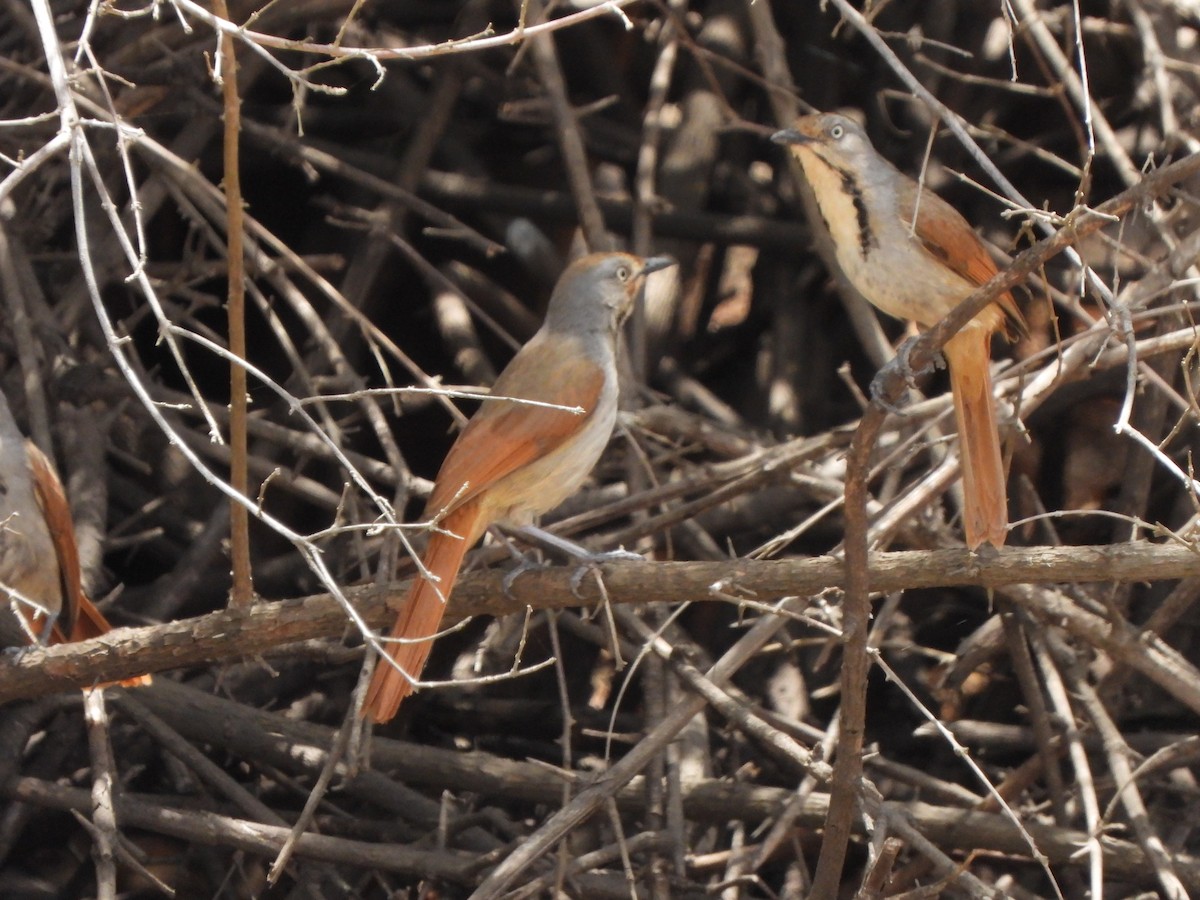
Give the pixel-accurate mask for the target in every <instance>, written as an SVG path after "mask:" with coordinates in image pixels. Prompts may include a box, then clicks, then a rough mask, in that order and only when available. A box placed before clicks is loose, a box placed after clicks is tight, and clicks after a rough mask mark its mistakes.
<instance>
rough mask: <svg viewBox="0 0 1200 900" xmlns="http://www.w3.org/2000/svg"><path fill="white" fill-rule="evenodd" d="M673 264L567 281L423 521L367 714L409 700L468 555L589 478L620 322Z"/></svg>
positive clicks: (628, 259) (585, 267) (603, 426)
mask: <svg viewBox="0 0 1200 900" xmlns="http://www.w3.org/2000/svg"><path fill="white" fill-rule="evenodd" d="M671 264H672V261H671V260H669V259H666V258H663V257H654V258H651V259H642V258H640V257H637V256H631V255H630V254H627V253H597V254H592V255H590V256H585V257H583V258H582V259H579V260H577V261H575V262H574V263H572V264H571V265H570V266H569V267H568V268H567V270H566V272H564V273H563V275H562V277H561V278H560V279H559V281H558V284H557V285H556V286H555V288H554V292H553V294H552V295H551V297H550V304H549V307H548V308H547V310H546V319H545V321H544V322H543V323H542V327H541V328H540V329H539V330H538V332H537V334H535V335H534V336H533V337H532V338H531V339H530V340H529V343H527V344H526V345H525V346H524V347H522V348H521V350H520V351H519V352H518V353H517V355H516V356H515V357H513V359H512V362H510V363H509V364H508V366H507V367H506V368H505V369H504V371H503V372H501V373H500V377H499V378H497V379H496V383H495V385H493V387H492V396H493V398H494V399H490V400H488V401H486V402H485V403H484V404H483V406H482V407H481V408H480V409H479V411H478V412H477V413H476V414H475V415H474V416H473V417H472V418H471V420H470V421H469V422H468V423H467V426H466V427H465V428H464V429H463V431H462V434H460V435H459V436H458V439H457V440H456V441H455V442H454V445H453V446H452V447H451V448H450V452H449V453H448V454H447V455H446V459H445V461H444V462H443V463H442V468H441V470H440V471H439V472H438V476H437V479H436V481H435V482H434V487H433V492H432V493H431V494H430V497H429V501H428V503H427V504H426V508H425V509H426V512H425V515H426V518H429V519H436V521H437V527H436V529H435V530H433V531H432V533H431V534H430V538H429V545H428V547H427V548H426V550H425V555H424V557H423V563H424V567H425V569H426V570H427V572H428V573H429V574H428V576H427V577H426V576H418V577H417V578H416V579H414V581H413V584H412V587H411V588H410V590H409V593H408V597H407V598H406V600H405V602H404V607H403V608H402V609H401V611H400V614H399V616H398V617H397V619H396V624H395V625H394V626H393V628H392V631H391V637H392V638H395V639H399V640H397V641H396V642H393V643H389V644H388V645H387V654H388V658H387V659H382V660H380V663H379V665H378V666H377V667H376V669H375V673H374V676H373V677H372V679H371V683H370V686H369V687H368V691H367V698H366V702H365V704H364V709H363V714H364V715H365V716H369V717H370V718H372V719H374V720H375V721H376V722H386V721H388V720H389V719H391V718H392V717H393V716H395V714H396V711H397V710H398V709H399V707H400V703H401V701H403V700H404V698H405V697H407V696H408V695H409V694H410V693H411V692H412V690H413V684H412V681H413V680H415V679H417V678H419V677H420V674H421V670H422V668H424V665H425V660H426V659H427V658H428V656H429V651H430V650H431V649H432V646H433V642H432V640H431V638H432V636H434V635H436V634H437V631H438V627H439V625H440V624H441V621H442V614H443V612H444V611H445V607H446V601H447V599H448V598H449V597H450V592H451V591H452V590H453V589H454V582H455V579H456V578H457V577H458V571H459V568H460V567H461V566H462V562H463V557H464V555H465V554H466V552H467V550H468V549H469V548H470V547H471V546H472V545H473V544H474V543H475V542H476V541H477V540H478V539H479V538H480V537H481V536H482V534H483V532H484V531H485V530H486V529H487V528H488V527H489V526H491V525H493V524H503V525H508V526H517V527H519V526H522V525H527V524H529V523H530V522H531V521H532V520H533V519H534V517H536V516H538V515H540V514H541V513H544V512H546V511H548V510H550V509H553V508H554V507H555V506H557V505H558V504H559V503H561V502H562V501H563V500H565V499H566V498H567V497H569V496H570V495H571V494H573V493H574V492H575V491H576V490H577V489H578V488H579V486H580V485H581V484H582V483H583V481H584V479H585V478H587V476H588V473H589V472H591V470H592V467H593V466H594V465H595V464H596V461H597V460H598V459H599V458H600V454H601V453H602V452H603V450H604V447H605V445H606V444H607V443H608V439H609V437H610V436H611V434H612V430H613V425H614V424H615V423H616V418H617V393H618V382H617V364H616V351H617V336H618V332H619V329H620V326H621V323H622V322H624V321H625V318H626V317H627V316H628V315H629V313H630V311H631V310H632V309H633V304H634V301H635V299H636V297H637V295H638V293H639V291H640V290H641V289H642V286H643V284H644V283H645V280H646V276H647V275H649V274H650V273H651V272H655V271H658V270H659V269H662V268H665V267H667V266H669V265H671ZM506 397H507V398H516V399H518V400H527V401H536V402H537V403H540V404H554V405H556V406H561V407H568V409H555V408H553V407H548V406H544V405H543V406H534V405H531V404H529V403H520V402H512V401H510V400H505V399H503V398H506ZM575 409H578V410H582V412H576V411H573V410H575ZM401 672H403V673H404V674H401ZM406 676H407V677H406Z"/></svg>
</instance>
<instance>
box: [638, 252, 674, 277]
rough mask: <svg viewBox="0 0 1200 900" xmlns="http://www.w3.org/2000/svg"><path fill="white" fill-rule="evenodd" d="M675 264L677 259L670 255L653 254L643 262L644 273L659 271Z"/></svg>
mask: <svg viewBox="0 0 1200 900" xmlns="http://www.w3.org/2000/svg"><path fill="white" fill-rule="evenodd" d="M673 265H675V260H673V259H671V257H669V256H651V257H650V258H649V259H647V260H646V261H645V262H644V263H642V274H643V275H649V274H650V273H651V272H658V271H660V270H662V269H669V268H671V266H673Z"/></svg>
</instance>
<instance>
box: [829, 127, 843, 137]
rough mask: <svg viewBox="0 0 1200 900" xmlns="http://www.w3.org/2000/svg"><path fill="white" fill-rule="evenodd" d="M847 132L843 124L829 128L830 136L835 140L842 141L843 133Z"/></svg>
mask: <svg viewBox="0 0 1200 900" xmlns="http://www.w3.org/2000/svg"><path fill="white" fill-rule="evenodd" d="M845 133H846V129H845V128H843V127H842V126H841V125H834V126H832V127H831V128H830V129H829V136H830V137H831V138H833V139H834V140H835V141H840V140H841V139H842V135H843V134H845Z"/></svg>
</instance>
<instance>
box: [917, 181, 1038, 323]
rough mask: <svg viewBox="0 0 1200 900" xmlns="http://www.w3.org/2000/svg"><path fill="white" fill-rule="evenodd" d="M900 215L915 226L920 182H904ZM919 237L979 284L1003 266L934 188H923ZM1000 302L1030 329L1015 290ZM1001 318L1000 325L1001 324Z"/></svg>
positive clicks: (1015, 320) (927, 247)
mask: <svg viewBox="0 0 1200 900" xmlns="http://www.w3.org/2000/svg"><path fill="white" fill-rule="evenodd" d="M897 199H898V201H899V207H900V217H901V218H902V219H903V220H904V225H905V227H912V220H913V210H914V208H915V207H916V206H917V202H916V201H917V185H916V183H915V182H913V181H910V180H908V179H904V180H903V181H902V182H901V188H900V191H899V196H898V197H897ZM915 231H916V237H917V240H919V241H920V242H921V246H922V247H923V248H924V250H925V251H926V252H927V253H929V254H930V255H931V256H933V257H935V258H936V259H938V260H939V261H940V262H941V263H943V264H944V265H945V266H946V267H947V268H949V269H951V270H953V271H954V272H956V273H957V274H959V275H961V276H962V277H963V278H964V279H966V280H967V281H968V282H970V283H971V284H973V285H975V286H976V287H978V286H979V285H982V284H984V283H985V282H987V281H988V280H989V279H991V277H992V276H993V275H995V274H996V273H997V272H998V271H999V269H997V268H996V263H995V262H994V261H993V260H992V257H991V255H990V254H989V253H988V252H987V248H986V247H984V246H983V241H981V240H980V239H979V236H978V235H977V234H976V233H975V230H974V229H973V228H972V227H971V226H970V225H969V224H968V223H967V220H966V219H964V218H963V217H962V215H960V214H959V212H958V210H956V209H955V208H954V207H953V206H951V205H950V204H949V203H947V202H946V201H945V200H943V199H942V198H941V197H939V196H938V195H937V194H935V193H933V191H930V190H922V191H921V204H920V208H919V209H917V227H916V229H915ZM948 235H953V236H954V243H955V246H953V247H948V246H946V237H947V236H948ZM996 303H997V304H998V305H999V307H1000V308H1001V309H1002V310H1004V312H1005V313H1007V315H1008V318H1009V320H1010V321H1011V322H1012V324H1013V326H1014V327H1015V328H1016V330H1017V331H1018V332H1020V333H1022V334H1024V333H1025V331H1026V326H1025V318H1024V317H1023V316H1022V315H1021V310H1020V309H1019V308H1018V307H1017V302H1016V300H1014V299H1013V295H1012V294H1011V293H1007V292H1006V293H1003V294H1001V295H1000V296H999V297H998V298H997V300H996ZM1001 324H1002V323H1001V322H999V321H998V322H997V323H996V325H997V326H999V325H1001Z"/></svg>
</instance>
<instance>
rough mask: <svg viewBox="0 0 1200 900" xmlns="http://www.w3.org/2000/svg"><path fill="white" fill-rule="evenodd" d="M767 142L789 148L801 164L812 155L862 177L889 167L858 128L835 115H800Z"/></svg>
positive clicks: (851, 122)
mask: <svg viewBox="0 0 1200 900" xmlns="http://www.w3.org/2000/svg"><path fill="white" fill-rule="evenodd" d="M771 140H772V141H774V142H775V143H776V144H786V145H788V146H789V147H791V149H792V152H793V153H795V154H796V155H797V156H798V157H799V158H800V161H801V162H804V159H805V156H806V155H807V154H812V155H813V156H815V157H816V158H817V159H820V160H821V161H822V162H824V163H825V164H826V165H828V166H830V167H832V168H835V169H840V170H842V171H845V170H846V169H850V170H851V171H853V172H856V173H858V174H859V175H866V176H870V175H871V174H873V173H876V172H879V171H880V170H879V169H878V168H877V167H878V166H879V165H880V164H883V166H884V167H885V168H886V169H887V170H890V169H891V168H892V167H891V164H890V163H888V162H887V161H886V160H884V158H883V157H882V156H880V155H879V153H878V152H876V150H875V148H874V147H873V146H871V141H870V139H869V138H868V137H867V133H866V132H865V131H864V130H863V127H862V126H861V125H859V124H858V123H857V122H855V121H854V120H853V119H848V118H846V117H845V116H839V115H837V114H836V113H818V114H816V115H811V116H801V117H800V118H799V119H797V120H796V124H795V125H794V126H793V127H791V128H786V129H784V130H783V131H777V132H775V133H774V134H773V135H771Z"/></svg>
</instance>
